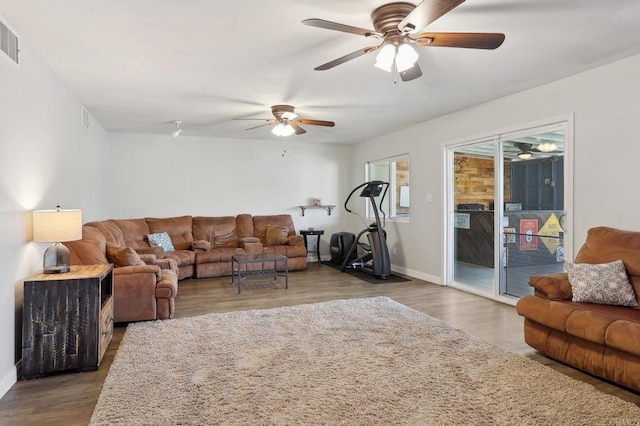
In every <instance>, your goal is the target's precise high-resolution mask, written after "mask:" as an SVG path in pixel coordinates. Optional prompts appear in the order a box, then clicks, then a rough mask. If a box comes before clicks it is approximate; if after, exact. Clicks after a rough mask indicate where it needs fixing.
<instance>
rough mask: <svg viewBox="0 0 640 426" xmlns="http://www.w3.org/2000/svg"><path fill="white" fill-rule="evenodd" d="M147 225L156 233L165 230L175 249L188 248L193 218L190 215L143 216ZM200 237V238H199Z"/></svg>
mask: <svg viewBox="0 0 640 426" xmlns="http://www.w3.org/2000/svg"><path fill="white" fill-rule="evenodd" d="M145 221H146V222H147V225H148V226H149V232H150V233H152V234H157V233H161V232H166V233H167V234H169V237H171V241H172V243H173V246H174V247H175V249H176V250H189V249H190V248H191V243H192V242H193V239H194V238H193V218H192V217H191V216H178V217H167V218H160V219H159V218H153V217H147V218H145ZM199 239H201V238H199Z"/></svg>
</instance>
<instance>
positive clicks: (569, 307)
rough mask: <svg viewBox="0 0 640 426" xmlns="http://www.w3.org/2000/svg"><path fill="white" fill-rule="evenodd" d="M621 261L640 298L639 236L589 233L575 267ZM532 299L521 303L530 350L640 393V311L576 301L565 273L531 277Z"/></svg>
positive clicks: (605, 229)
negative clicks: (582, 264) (531, 348)
mask: <svg viewBox="0 0 640 426" xmlns="http://www.w3.org/2000/svg"><path fill="white" fill-rule="evenodd" d="M618 259H621V260H622V261H623V262H624V266H625V269H626V271H627V275H628V278H629V282H630V283H631V285H632V287H633V290H634V292H635V295H636V299H638V298H639V297H638V296H639V295H640V232H629V231H621V230H618V229H613V228H608V227H597V228H592V229H590V230H589V232H588V234H587V239H586V242H585V243H584V245H583V246H582V248H581V249H580V251H579V252H578V254H577V256H576V259H575V263H576V264H580V263H584V264H605V263H609V262H614V261H616V260H618ZM529 284H530V285H531V286H532V287H534V294H533V295H529V296H525V297H523V298H522V299H520V300H519V301H518V303H517V310H518V313H519V314H520V315H522V316H524V317H525V320H524V336H525V341H526V342H527V344H528V345H529V346H532V347H533V348H535V349H537V350H538V351H540V352H542V353H543V354H544V355H546V356H548V357H550V358H553V359H556V360H558V361H560V362H563V363H565V364H569V365H571V366H573V367H576V368H578V369H580V370H583V371H586V372H588V373H591V374H593V375H596V376H599V377H602V378H604V379H607V380H611V381H613V382H616V383H618V384H621V385H623V386H626V387H628V388H631V389H634V390H636V391H640V309H639V308H638V307H626V306H613V305H604V304H595V303H579V302H573V301H572V299H573V292H572V286H571V284H570V282H569V278H568V275H567V273H560V274H546V275H537V276H533V277H531V279H530V280H529Z"/></svg>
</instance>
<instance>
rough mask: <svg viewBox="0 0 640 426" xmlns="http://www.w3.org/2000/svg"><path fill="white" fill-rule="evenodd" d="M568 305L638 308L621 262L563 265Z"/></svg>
mask: <svg viewBox="0 0 640 426" xmlns="http://www.w3.org/2000/svg"><path fill="white" fill-rule="evenodd" d="M564 266H565V269H566V270H567V274H568V275H569V283H570V284H571V291H572V292H573V298H572V301H574V302H585V303H599V304H602V305H619V306H638V301H637V300H636V294H635V293H634V291H633V287H632V286H631V283H629V277H627V270H626V269H625V267H624V263H623V262H622V260H616V261H615V262H611V263H601V264H595V265H593V264H589V263H568V262H567V263H565V265H564Z"/></svg>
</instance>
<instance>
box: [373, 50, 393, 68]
mask: <svg viewBox="0 0 640 426" xmlns="http://www.w3.org/2000/svg"><path fill="white" fill-rule="evenodd" d="M395 56H396V47H395V46H394V45H392V44H385V45H384V46H383V47H382V49H380V52H378V55H377V56H376V64H375V67H376V68H380V69H381V70H384V71H386V72H391V67H392V66H393V60H394V59H395Z"/></svg>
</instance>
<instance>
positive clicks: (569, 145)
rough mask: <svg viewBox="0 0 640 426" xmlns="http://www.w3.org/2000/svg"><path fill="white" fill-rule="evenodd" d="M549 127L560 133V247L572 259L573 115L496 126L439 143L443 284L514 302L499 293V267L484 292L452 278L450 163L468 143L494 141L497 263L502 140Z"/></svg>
mask: <svg viewBox="0 0 640 426" xmlns="http://www.w3.org/2000/svg"><path fill="white" fill-rule="evenodd" d="M553 130H562V131H563V132H564V153H563V155H564V159H563V161H564V173H563V178H564V211H565V213H566V215H565V219H566V221H565V226H564V231H565V238H564V249H565V256H566V258H567V259H573V238H572V235H573V151H574V149H573V114H571V115H567V116H562V117H555V118H549V119H546V120H540V121H537V122H532V123H527V124H523V125H519V126H513V127H510V128H506V129H500V130H497V131H493V132H490V133H487V134H483V135H478V136H475V137H469V138H463V139H458V140H454V141H451V142H448V143H445V144H443V146H442V161H443V164H442V166H443V168H442V170H444V179H443V194H444V202H443V218H444V227H443V238H442V241H443V247H442V248H443V253H444V256H443V265H442V277H443V280H442V282H443V284H444V285H446V286H451V287H454V288H460V289H461V290H464V291H468V292H470V293H474V294H478V295H480V296H484V297H487V298H490V299H493V300H498V301H500V302H503V303H507V304H511V305H515V303H516V302H517V300H518V299H517V298H514V297H509V296H503V295H501V294H500V277H499V274H500V272H501V271H500V270H501V268H500V267H496V268H494V283H493V292H492V294H488V293H486V292H482V291H479V290H478V291H474V289H473V288H469V287H468V286H465V285H461V284H460V283H456V282H455V281H454V262H455V230H454V210H455V205H454V203H455V196H454V189H455V182H454V166H455V165H454V162H453V156H454V152H455V150H457V149H462V148H464V147H468V146H471V145H478V144H494V164H495V165H496V166H495V167H494V170H495V213H494V241H495V242H496V244H495V246H494V264H495V265H501V255H500V254H501V252H502V246H503V244H502V226H500V225H501V223H502V217H503V215H504V211H503V205H502V204H503V203H502V200H503V199H504V188H503V181H504V170H503V165H504V157H503V145H502V142H503V141H506V140H509V139H513V138H517V137H521V136H524V135H531V134H535V133H542V132H548V131H553Z"/></svg>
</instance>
